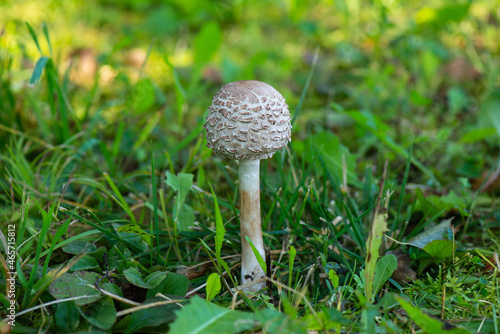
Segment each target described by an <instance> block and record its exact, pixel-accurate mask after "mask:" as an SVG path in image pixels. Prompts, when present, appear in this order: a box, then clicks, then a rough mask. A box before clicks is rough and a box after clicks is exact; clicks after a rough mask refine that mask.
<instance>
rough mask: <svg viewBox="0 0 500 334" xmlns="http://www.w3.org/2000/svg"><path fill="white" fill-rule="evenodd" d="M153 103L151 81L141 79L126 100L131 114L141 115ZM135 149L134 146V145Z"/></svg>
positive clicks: (153, 93)
mask: <svg viewBox="0 0 500 334" xmlns="http://www.w3.org/2000/svg"><path fill="white" fill-rule="evenodd" d="M154 103H155V90H154V87H153V84H152V83H151V80H149V79H147V78H146V79H142V80H139V82H137V84H136V85H135V87H134V90H133V91H132V94H131V95H130V97H129V100H128V103H127V104H128V106H129V108H130V109H132V111H133V112H137V113H143V112H145V111H147V110H148V109H150V108H151V107H152V106H153V105H154ZM134 147H135V145H134Z"/></svg>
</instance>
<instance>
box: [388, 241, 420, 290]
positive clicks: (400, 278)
mask: <svg viewBox="0 0 500 334" xmlns="http://www.w3.org/2000/svg"><path fill="white" fill-rule="evenodd" d="M386 254H392V255H394V256H396V259H397V260H398V267H397V268H396V270H395V271H394V272H393V273H392V279H393V280H395V281H396V282H398V283H399V284H404V283H407V282H411V281H414V280H415V279H416V278H417V273H416V272H415V270H413V269H411V260H410V256H409V255H408V254H405V253H403V251H402V250H400V249H398V250H394V251H388V252H387V253H386Z"/></svg>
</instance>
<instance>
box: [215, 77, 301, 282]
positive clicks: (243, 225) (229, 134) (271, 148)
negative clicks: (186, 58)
mask: <svg viewBox="0 0 500 334" xmlns="http://www.w3.org/2000/svg"><path fill="white" fill-rule="evenodd" d="M208 110H209V114H208V116H207V121H206V123H205V129H206V139H207V147H208V148H211V149H212V150H213V151H214V153H215V154H217V155H219V156H222V157H225V158H228V159H233V160H239V179H240V232H241V248H242V249H241V257H242V259H241V281H242V283H243V284H246V283H249V282H252V281H255V280H257V279H259V278H262V277H264V276H265V273H264V270H263V269H262V268H261V266H260V265H259V262H258V261H257V258H256V257H255V255H254V253H253V251H252V248H251V246H250V244H249V243H248V242H247V240H246V239H245V237H246V236H248V237H249V238H250V240H251V241H252V243H253V245H254V246H255V248H256V249H257V251H258V252H259V253H260V255H261V256H262V257H264V242H263V240H262V229H261V220H260V182H259V163H260V160H261V159H268V158H271V157H272V156H273V154H274V153H275V152H276V151H278V150H279V149H281V148H283V147H285V146H286V145H287V144H288V142H290V141H291V129H292V126H291V123H290V112H289V111H288V106H287V104H286V103H285V99H284V98H283V96H282V95H281V94H280V93H279V92H278V91H277V90H276V89H274V88H273V87H271V86H270V85H268V84H266V83H264V82H260V81H255V80H245V81H236V82H232V83H229V84H227V85H225V86H223V87H222V88H221V89H220V90H219V91H218V92H217V94H216V95H215V96H214V98H213V100H212V104H211V105H210V107H209V108H208ZM264 285H265V283H264V282H263V283H258V284H255V285H252V286H249V287H248V288H247V289H246V290H247V291H258V290H260V289H261V288H263V287H264Z"/></svg>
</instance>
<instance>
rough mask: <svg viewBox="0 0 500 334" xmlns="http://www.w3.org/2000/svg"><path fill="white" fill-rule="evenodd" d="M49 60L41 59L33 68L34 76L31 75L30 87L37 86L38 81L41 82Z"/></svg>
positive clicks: (46, 58)
mask: <svg viewBox="0 0 500 334" xmlns="http://www.w3.org/2000/svg"><path fill="white" fill-rule="evenodd" d="M48 60H49V58H48V57H40V58H38V60H37V61H36V64H35V67H34V68H33V74H32V75H31V78H30V81H29V82H28V86H30V87H33V86H35V85H36V84H37V83H38V81H40V77H41V76H42V73H43V69H44V68H45V65H46V64H47V61H48Z"/></svg>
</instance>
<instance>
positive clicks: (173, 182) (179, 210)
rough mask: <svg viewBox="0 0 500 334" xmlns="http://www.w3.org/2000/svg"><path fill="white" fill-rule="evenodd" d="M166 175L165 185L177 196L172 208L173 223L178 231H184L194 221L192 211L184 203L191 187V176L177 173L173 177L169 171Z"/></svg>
mask: <svg viewBox="0 0 500 334" xmlns="http://www.w3.org/2000/svg"><path fill="white" fill-rule="evenodd" d="M166 174H167V180H166V183H167V184H168V185H169V186H170V187H171V188H172V189H173V190H174V191H175V192H176V194H177V196H176V199H175V206H174V208H173V215H174V221H175V223H176V224H177V227H178V228H179V230H181V231H186V230H188V229H189V227H191V226H192V225H193V223H194V219H195V216H194V211H193V209H192V208H191V207H190V206H188V205H187V204H185V203H184V201H185V200H186V196H187V194H188V192H189V191H190V190H191V186H192V185H193V174H185V173H179V174H177V175H174V174H172V173H170V172H169V171H167V173H166Z"/></svg>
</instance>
